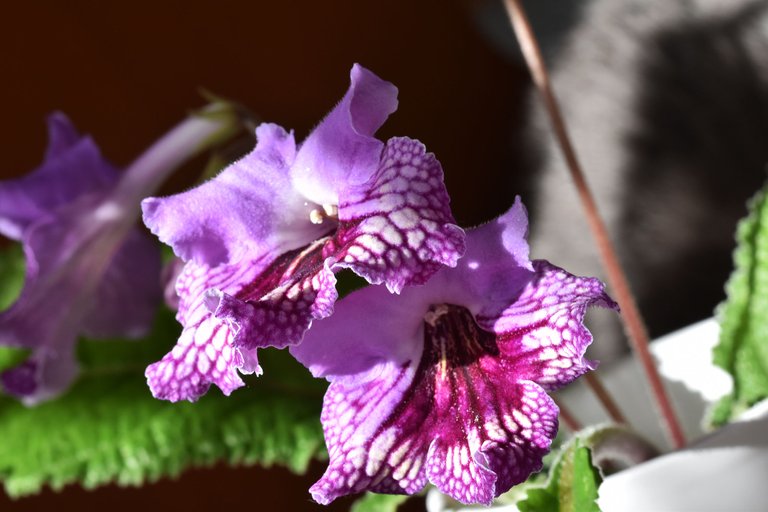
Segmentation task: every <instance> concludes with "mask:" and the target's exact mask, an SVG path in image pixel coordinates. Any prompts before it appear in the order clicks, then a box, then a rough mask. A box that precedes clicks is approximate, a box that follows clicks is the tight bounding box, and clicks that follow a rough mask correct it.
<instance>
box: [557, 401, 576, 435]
mask: <svg viewBox="0 0 768 512" xmlns="http://www.w3.org/2000/svg"><path fill="white" fill-rule="evenodd" d="M555 403H557V407H558V408H559V409H560V419H561V420H563V423H565V426H566V427H568V430H570V431H571V432H573V433H574V434H575V433H576V432H579V431H580V430H581V429H582V426H581V423H580V422H579V420H577V419H576V416H574V415H573V413H571V411H570V410H568V408H567V407H566V406H565V405H564V404H563V402H562V401H560V400H557V399H555Z"/></svg>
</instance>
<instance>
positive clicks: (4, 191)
mask: <svg viewBox="0 0 768 512" xmlns="http://www.w3.org/2000/svg"><path fill="white" fill-rule="evenodd" d="M48 131H49V139H50V140H49V146H48V152H47V155H46V160H45V162H43V164H42V165H41V166H40V167H38V168H37V169H35V170H34V171H32V172H31V173H29V174H27V175H25V176H22V177H20V178H16V179H11V180H4V181H1V182H0V234H2V235H5V236H7V237H8V238H11V239H14V240H21V237H22V231H24V230H25V229H27V228H28V227H30V226H31V225H32V224H33V223H34V222H36V221H38V220H43V219H45V218H46V217H49V216H51V215H53V214H54V211H55V210H56V209H57V208H58V207H60V206H64V205H67V204H69V203H70V202H72V201H73V200H75V199H77V198H79V197H81V196H83V195H87V194H91V193H103V192H105V191H106V190H108V189H110V188H111V187H112V186H113V185H114V184H115V183H116V181H117V178H118V173H117V171H116V170H115V169H114V168H113V167H112V165H111V164H109V162H107V161H106V160H105V159H104V158H103V157H102V156H101V152H100V151H99V149H98V148H97V147H96V145H95V144H94V143H93V141H92V140H91V138H90V137H80V136H79V135H78V133H77V131H76V130H75V128H74V126H72V124H71V123H70V121H69V120H68V119H67V118H66V116H64V115H63V114H61V113H57V114H53V115H51V117H49V119H48ZM54 156H55V158H54Z"/></svg>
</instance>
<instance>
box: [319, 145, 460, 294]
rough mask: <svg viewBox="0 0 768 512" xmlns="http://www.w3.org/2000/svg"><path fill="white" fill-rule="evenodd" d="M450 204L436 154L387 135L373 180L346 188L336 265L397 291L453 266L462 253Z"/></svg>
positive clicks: (340, 212)
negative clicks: (444, 267) (387, 138)
mask: <svg viewBox="0 0 768 512" xmlns="http://www.w3.org/2000/svg"><path fill="white" fill-rule="evenodd" d="M449 203H450V199H449V197H448V193H447V192H446V190H445V185H444V184H443V170H442V167H441V166H440V163H439V162H438V161H437V159H436V158H435V156H434V155H433V154H432V153H426V150H425V148H424V145H423V144H421V143H420V142H419V141H416V140H412V139H409V138H406V137H398V138H393V139H390V140H389V141H388V142H387V146H386V148H385V150H384V153H383V154H382V157H381V162H380V164H379V167H378V170H377V172H376V173H375V174H374V175H373V176H372V177H371V179H370V180H369V181H367V182H366V183H364V184H362V185H358V186H351V187H348V188H347V189H345V190H344V196H343V197H342V200H341V202H340V204H339V223H340V224H339V228H338V231H337V233H336V236H335V240H334V243H335V244H336V245H337V246H338V247H339V249H338V251H337V253H336V255H335V257H336V258H337V261H338V262H337V263H336V264H335V266H336V267H347V268H350V269H352V270H353V271H354V272H355V273H356V274H358V275H360V276H362V277H364V278H366V280H368V282H370V283H372V284H379V283H385V284H386V285H387V288H389V289H390V290H391V291H393V292H396V293H400V291H401V290H402V289H403V287H404V286H406V285H410V284H422V283H424V282H425V281H426V280H427V279H429V277H430V276H431V275H432V274H434V273H435V272H436V271H437V270H438V269H439V268H440V267H442V266H444V265H447V266H449V267H453V266H455V265H456V262H457V260H458V259H459V258H460V257H461V255H462V254H464V231H463V230H462V229H461V228H459V227H458V226H456V225H455V220H454V219H453V215H452V214H451V210H450V206H449Z"/></svg>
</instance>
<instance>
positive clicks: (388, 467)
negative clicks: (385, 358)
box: [310, 347, 558, 504]
mask: <svg viewBox="0 0 768 512" xmlns="http://www.w3.org/2000/svg"><path fill="white" fill-rule="evenodd" d="M433 349H434V347H432V348H431V349H430V350H428V351H427V352H425V354H424V355H423V356H422V357H419V358H416V359H414V360H411V361H409V362H407V363H406V364H397V363H395V362H393V361H390V362H388V363H380V364H379V365H378V366H376V367H374V368H372V369H371V370H369V371H368V372H367V373H366V374H365V376H364V377H363V376H355V377H352V378H349V377H344V378H338V379H335V380H334V381H333V382H332V383H331V386H330V388H329V389H328V392H327V394H326V398H325V401H324V405H323V414H322V417H321V421H322V423H323V426H324V432H325V437H326V444H327V446H328V452H329V455H330V461H329V465H328V469H327V470H326V472H325V474H324V476H323V477H322V478H321V479H320V480H319V481H318V482H317V483H316V484H315V485H313V486H312V488H311V489H310V492H311V493H312V496H313V498H314V499H315V500H316V501H318V502H319V503H322V504H327V503H329V502H330V501H332V500H334V499H335V498H337V497H339V496H343V495H346V494H350V493H356V492H361V491H364V490H369V491H374V492H387V493H407V494H413V493H415V492H417V491H419V490H420V489H421V488H422V487H423V486H424V485H425V484H426V482H427V480H428V481H430V482H431V483H433V484H434V485H436V486H437V487H438V488H439V489H440V490H441V491H442V492H444V493H446V494H449V495H450V496H452V497H453V498H454V499H456V500H458V501H461V502H463V503H485V504H490V502H491V501H492V500H493V498H494V497H496V496H499V495H500V494H502V493H503V492H506V491H507V490H508V489H509V488H510V487H512V486H513V485H515V484H518V483H520V482H522V481H524V480H525V479H526V478H528V476H529V475H530V474H531V472H534V471H538V470H539V469H540V468H541V464H542V457H543V456H544V455H545V454H546V453H547V452H548V451H549V446H550V443H551V440H552V439H553V438H554V436H555V434H556V432H557V412H558V411H557V407H556V406H555V405H554V402H552V400H551V399H550V398H549V397H548V396H547V395H546V393H545V392H544V391H543V390H542V389H541V387H539V386H538V385H536V384H534V383H532V382H519V383H515V382H514V380H512V379H509V377H508V376H507V375H506V372H505V371H503V370H502V369H501V368H500V367H499V365H498V364H495V363H494V361H492V360H491V359H490V358H486V359H485V360H484V361H483V363H482V366H483V371H476V370H473V369H472V368H471V367H467V368H466V369H465V377H464V378H463V379H462V378H460V377H459V375H460V372H457V373H456V375H450V374H448V375H446V374H441V373H440V366H439V362H438V361H437V359H436V358H435V356H436V355H437V354H436V353H435V352H434V350H433Z"/></svg>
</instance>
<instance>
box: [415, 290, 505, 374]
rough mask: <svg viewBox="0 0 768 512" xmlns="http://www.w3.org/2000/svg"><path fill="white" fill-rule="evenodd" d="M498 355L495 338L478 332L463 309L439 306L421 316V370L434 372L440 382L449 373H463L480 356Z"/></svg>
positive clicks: (492, 335) (470, 316)
mask: <svg viewBox="0 0 768 512" xmlns="http://www.w3.org/2000/svg"><path fill="white" fill-rule="evenodd" d="M498 353H499V349H498V346H497V345H496V335H495V334H493V333H490V332H488V331H485V330H483V329H481V328H480V327H479V326H478V325H477V322H475V318H474V316H473V315H472V313H470V312H469V310H468V309H467V308H465V307H463V306H455V305H453V304H439V305H435V306H431V307H430V308H429V311H427V314H426V315H424V355H423V356H422V358H423V359H422V366H423V367H424V368H425V369H427V368H434V369H435V370H434V371H435V372H436V376H438V377H441V378H442V379H443V380H444V379H446V378H448V373H449V372H452V371H456V370H458V371H461V372H466V371H467V367H469V366H471V365H473V364H474V363H475V362H476V361H477V360H478V359H479V358H480V357H482V356H483V355H498Z"/></svg>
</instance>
